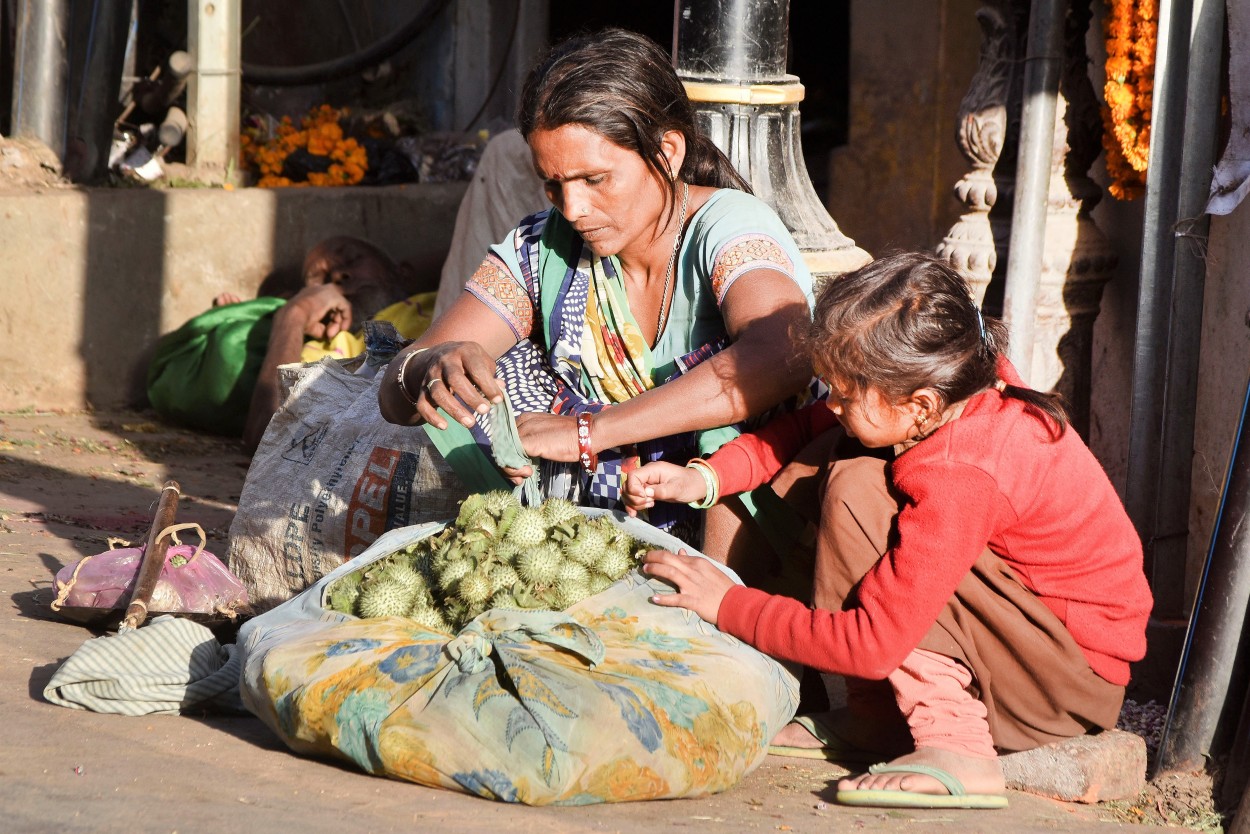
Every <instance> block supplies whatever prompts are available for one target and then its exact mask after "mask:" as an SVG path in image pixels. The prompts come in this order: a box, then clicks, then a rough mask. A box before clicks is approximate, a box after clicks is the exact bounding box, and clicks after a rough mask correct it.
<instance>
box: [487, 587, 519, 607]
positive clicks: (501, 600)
mask: <svg viewBox="0 0 1250 834" xmlns="http://www.w3.org/2000/svg"><path fill="white" fill-rule="evenodd" d="M520 607H521V606H520V605H519V604H518V603H517V601H516V597H514V596H513V595H512V594H511V593H509V592H508V591H497V592H496V593H495V595H494V596H492V597H491V598H490V604H489V605H488V606H487V608H503V609H508V610H511V609H516V608H520Z"/></svg>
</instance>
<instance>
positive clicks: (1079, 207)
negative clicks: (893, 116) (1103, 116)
mask: <svg viewBox="0 0 1250 834" xmlns="http://www.w3.org/2000/svg"><path fill="white" fill-rule="evenodd" d="M1028 11H1029V3H1028V0H989V1H988V2H986V4H985V6H983V7H982V8H981V9H979V10H978V11H977V19H978V21H979V22H980V23H981V29H982V32H983V36H982V42H981V62H980V65H979V66H978V68H977V73H976V75H975V76H974V77H973V80H972V84H971V86H970V87H969V89H968V93H967V95H966V96H964V100H963V102H962V103H961V105H960V108H959V123H958V142H959V147H960V149H961V150H962V151H963V154H964V156H965V157H967V159H968V161H969V162H970V163H971V164H972V170H971V171H969V172H968V173H967V174H966V175H965V176H964V177H963V179H961V180H960V181H959V183H958V184H957V185H956V186H955V194H956V196H958V198H959V199H960V201H962V202H963V203H964V205H965V206H967V211H966V212H965V213H964V214H963V215H962V216H961V217H960V218H959V221H958V222H957V223H956V224H955V225H954V226H953V227H952V228H951V230H950V232H948V233H947V235H946V237H945V238H943V240H942V242H941V243H940V244H939V245H938V247H937V253H938V254H939V255H940V256H942V257H944V258H946V259H947V260H949V261H950V262H951V263H952V264H953V265H954V266H956V267H957V268H959V269H960V270H962V271H963V272H964V273H965V274H966V275H967V276H968V278H969V280H970V282H971V283H972V285H973V290H974V292H975V294H976V297H977V299H978V301H986V295H987V292H986V291H987V288H989V287H990V284H991V281H992V280H993V278H994V277H995V271H996V269H997V267H998V265H999V264H1002V265H1003V266H1004V267H1005V266H1006V263H1007V249H1008V246H1009V244H1010V238H1011V203H1012V193H1013V191H1014V181H1015V176H1016V152H1017V148H1016V143H1017V141H1018V137H1019V123H1020V110H1021V104H1022V102H1021V91H1020V87H1021V81H1022V79H1023V66H1022V63H1023V62H1022V58H1023V56H1024V54H1025V46H1024V45H1025V38H1026V35H1027V32H1028ZM1090 19H1091V12H1090V6H1089V0H1072V3H1071V5H1070V7H1069V9H1068V14H1067V18H1066V21H1065V33H1064V55H1065V59H1064V69H1063V74H1062V76H1061V78H1060V83H1059V101H1058V102H1057V106H1056V111H1055V152H1054V154H1053V156H1052V158H1051V176H1050V188H1049V197H1048V204H1047V213H1046V239H1045V242H1044V255H1043V266H1042V275H1041V286H1040V288H1039V290H1038V298H1037V306H1036V316H1037V318H1036V323H1035V327H1034V349H1033V362H1032V365H1031V367H1029V368H1021V369H1020V372H1021V374H1023V375H1024V377H1025V380H1026V381H1027V382H1028V383H1029V384H1030V385H1032V386H1033V387H1034V388H1037V389H1039V390H1042V391H1048V390H1055V391H1058V392H1059V393H1061V394H1063V395H1064V397H1065V398H1066V399H1067V401H1068V404H1069V407H1070V411H1071V414H1072V422H1073V425H1074V426H1076V428H1077V430H1078V431H1079V432H1080V433H1081V434H1082V435H1086V434H1087V432H1088V427H1089V400H1090V397H1089V388H1090V366H1091V362H1092V349H1091V348H1092V341H1093V328H1094V319H1095V318H1097V316H1098V309H1099V304H1100V302H1101V300H1102V290H1103V287H1104V286H1105V284H1106V282H1107V281H1108V279H1110V277H1111V274H1112V272H1113V271H1114V269H1115V266H1116V255H1115V252H1114V250H1113V249H1112V247H1111V245H1110V243H1109V241H1108V240H1107V237H1106V236H1105V235H1104V234H1103V233H1102V231H1101V230H1100V229H1099V228H1098V227H1097V225H1095V223H1094V221H1093V218H1092V217H1091V212H1092V211H1093V209H1094V206H1095V205H1097V204H1098V201H1099V199H1101V197H1102V191H1101V189H1100V188H1099V186H1098V185H1097V184H1095V183H1094V182H1093V180H1091V179H1090V178H1089V176H1088V172H1089V168H1090V166H1091V165H1092V164H1093V162H1094V160H1095V159H1096V158H1097V157H1098V154H1099V152H1100V149H1101V143H1100V140H1099V135H1100V134H1099V131H1101V129H1102V128H1101V120H1100V118H1099V116H1098V101H1097V99H1096V98H1095V96H1094V90H1093V87H1092V85H1091V84H1090V81H1089V58H1088V55H1087V54H1086V50H1085V33H1086V30H1087V29H1088V28H1089V23H1090ZM1000 282H1001V278H1000ZM994 289H995V290H996V289H998V283H995V287H994ZM988 295H989V299H988V303H987V306H988V308H989V309H990V310H991V311H992V312H996V310H995V307H996V306H997V304H996V299H995V296H996V292H994V291H993V290H991V291H990V292H989V293H988Z"/></svg>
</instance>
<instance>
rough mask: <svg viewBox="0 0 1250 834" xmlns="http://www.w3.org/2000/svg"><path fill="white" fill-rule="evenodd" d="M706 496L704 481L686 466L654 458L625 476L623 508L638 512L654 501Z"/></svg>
mask: <svg viewBox="0 0 1250 834" xmlns="http://www.w3.org/2000/svg"><path fill="white" fill-rule="evenodd" d="M706 497H707V482H706V481H704V480H703V476H702V475H700V474H699V473H698V472H696V471H695V470H693V469H691V468H689V467H687V466H678V465H677V464H675V463H665V462H664V461H656V462H654V463H648V464H646V465H644V466H640V467H638V468H637V469H635V470H634V471H632V472H630V473H629V477H628V478H626V479H625V493H624V499H625V512H627V513H629V514H630V515H631V516H636V515H638V511H639V510H646V509H650V508H651V507H654V506H655V502H656V501H672V502H673V503H688V502H690V501H702V500H703V499H704V498H706Z"/></svg>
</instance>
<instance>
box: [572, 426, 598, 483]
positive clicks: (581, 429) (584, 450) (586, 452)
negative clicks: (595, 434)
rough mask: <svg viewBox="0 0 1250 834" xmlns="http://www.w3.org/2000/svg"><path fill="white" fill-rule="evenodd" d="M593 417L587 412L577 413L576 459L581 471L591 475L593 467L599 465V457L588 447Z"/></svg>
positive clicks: (593, 472) (593, 470) (593, 471)
mask: <svg viewBox="0 0 1250 834" xmlns="http://www.w3.org/2000/svg"><path fill="white" fill-rule="evenodd" d="M594 416H595V415H594V414H593V413H591V412H589V411H579V412H578V413H577V457H578V460H580V461H581V463H582V469H585V470H586V472H587V473H588V474H591V475H593V474H595V467H597V466H598V465H599V456H598V455H596V454H595V452H594V449H593V448H592V447H591V445H590V421H591V420H592V419H594Z"/></svg>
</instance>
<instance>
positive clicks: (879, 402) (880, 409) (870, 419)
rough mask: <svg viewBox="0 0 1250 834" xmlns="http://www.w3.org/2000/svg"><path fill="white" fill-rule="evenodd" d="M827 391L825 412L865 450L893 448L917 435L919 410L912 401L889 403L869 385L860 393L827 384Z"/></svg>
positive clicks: (852, 388) (845, 387)
mask: <svg viewBox="0 0 1250 834" xmlns="http://www.w3.org/2000/svg"><path fill="white" fill-rule="evenodd" d="M829 388H830V390H829V399H828V401H827V402H828V405H829V410H830V411H832V412H833V413H834V414H836V415H837V416H838V421H839V422H840V423H841V424H842V428H844V429H845V430H846V433H847V434H849V435H851V436H852V437H855V438H857V439H858V440H859V442H860V443H863V444H864V445H865V446H867V447H868V448H870V449H881V448H884V447H886V446H896V445H898V444H900V443H905V442H906V441H908V440H910V439H912V438H913V437H915V436H916V434H917V433H918V428H917V425H916V418H917V416H918V415H919V413H920V409H919V408H918V407H917V405H916V403H915V402H914V401H913V400H912V399H904V400H901V401H899V402H891V401H890V400H889V399H888V398H887V397H886V396H885V395H884V394H882V393H881V391H880V390H879V389H877V388H874V387H872V386H869V387H868V389H867V390H865V391H864V392H863V393H860V392H859V391H857V390H856V389H855V388H854V387H852V386H849V385H843V384H839V383H838V382H836V381H830V383H829Z"/></svg>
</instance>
